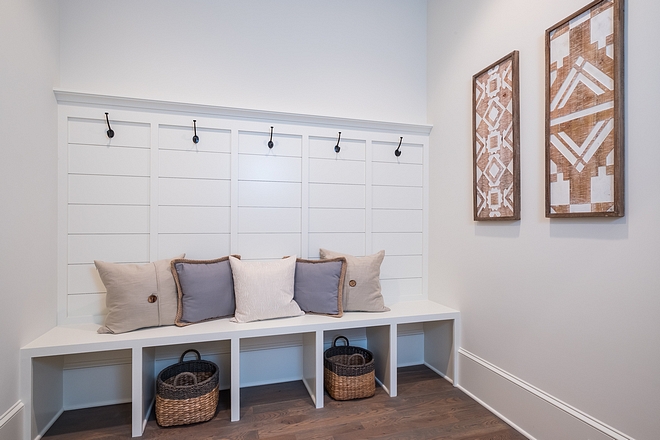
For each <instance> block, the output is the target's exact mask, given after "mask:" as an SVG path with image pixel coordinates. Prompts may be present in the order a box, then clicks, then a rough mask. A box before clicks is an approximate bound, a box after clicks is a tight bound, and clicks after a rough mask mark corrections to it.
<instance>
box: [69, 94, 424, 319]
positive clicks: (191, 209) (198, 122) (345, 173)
mask: <svg viewBox="0 0 660 440" xmlns="http://www.w3.org/2000/svg"><path fill="white" fill-rule="evenodd" d="M56 95H57V97H58V100H59V102H60V146H59V148H60V157H61V162H60V176H59V182H60V183H59V186H60V189H59V194H60V227H59V230H60V240H59V243H60V270H59V275H60V276H59V278H60V282H59V315H58V320H59V324H67V323H76V322H88V321H94V322H101V321H102V319H103V316H104V314H105V291H104V287H103V283H102V282H101V280H100V279H99V277H98V274H97V272H96V269H95V268H94V260H104V261H113V262H119V263H146V262H148V261H154V260H157V259H163V258H171V257H174V256H176V255H179V254H182V253H185V254H186V255H187V257H189V258H194V259H211V258H216V257H220V256H224V255H227V254H231V253H233V254H240V255H242V258H244V259H248V260H259V259H279V258H281V257H282V256H284V255H293V254H295V255H298V256H300V257H303V258H318V257H319V248H321V247H324V248H328V249H333V250H336V251H340V252H346V253H349V254H353V255H357V256H362V255H369V254H372V253H375V252H377V251H379V250H381V249H384V250H385V252H386V257H385V260H384V262H383V265H382V268H381V269H382V270H381V281H382V286H383V294H384V296H385V300H386V302H388V303H394V302H397V301H401V300H406V299H424V298H426V287H425V286H426V272H427V268H426V265H427V263H426V258H427V255H426V241H427V239H426V234H427V228H428V226H427V220H426V217H427V215H426V210H425V207H426V201H427V198H428V189H427V187H426V182H427V179H428V176H427V169H426V167H427V165H426V159H425V158H426V157H427V154H428V138H429V136H428V135H429V132H430V127H429V126H423V125H411V124H397V123H381V122H372V121H355V120H348V119H340V118H319V117H316V116H314V117H311V116H307V115H289V114H278V113H267V112H252V111H246V110H235V109H223V108H219V107H218V108H216V107H208V106H194V105H182V104H177V103H154V102H153V101H144V102H142V101H140V100H134V99H127V100H125V99H123V98H114V97H100V96H97V95H84V94H76V93H70V92H56ZM106 111H107V112H108V113H109V123H110V124H111V126H112V129H113V130H114V132H115V136H114V137H112V138H109V137H108V136H107V134H106V131H107V130H108V126H107V122H106V120H105V112H106ZM193 119H195V128H196V130H197V135H198V137H199V142H197V143H194V142H193V141H192V136H193V122H192V121H193ZM271 127H273V132H272V133H271ZM339 131H342V135H341V141H340V142H339V145H340V151H339V152H336V151H335V146H336V145H337V133H338V132H339ZM401 135H403V136H405V142H403V143H402V145H401V146H400V148H399V150H400V153H401V154H400V155H399V156H396V155H395V154H394V152H395V150H397V147H398V145H399V140H400V137H401ZM271 140H272V148H270V147H269V141H271Z"/></svg>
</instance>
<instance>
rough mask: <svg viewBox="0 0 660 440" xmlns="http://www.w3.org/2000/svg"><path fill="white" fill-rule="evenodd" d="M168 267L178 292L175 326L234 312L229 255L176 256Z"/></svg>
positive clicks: (234, 304)
mask: <svg viewBox="0 0 660 440" xmlns="http://www.w3.org/2000/svg"><path fill="white" fill-rule="evenodd" d="M171 268H172V275H174V281H175V282H176V287H177V293H178V309H177V314H176V319H175V321H174V323H175V324H176V325H178V326H179V327H183V326H186V325H190V324H193V323H196V322H202V321H208V320H211V319H218V318H223V317H225V316H233V315H234V310H235V309H236V303H235V301H234V280H233V277H232V273H231V266H230V264H229V257H222V258H218V259H215V260H186V259H176V260H172V263H171Z"/></svg>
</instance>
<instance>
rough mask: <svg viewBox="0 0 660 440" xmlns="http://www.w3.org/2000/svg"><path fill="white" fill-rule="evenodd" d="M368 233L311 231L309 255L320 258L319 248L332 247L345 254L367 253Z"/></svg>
mask: <svg viewBox="0 0 660 440" xmlns="http://www.w3.org/2000/svg"><path fill="white" fill-rule="evenodd" d="M366 242H367V234H366V233H346V232H342V233H310V234H309V249H308V253H309V257H310V258H319V249H321V248H323V249H330V250H333V251H336V252H342V253H344V254H349V255H355V256H359V257H361V256H364V255H366Z"/></svg>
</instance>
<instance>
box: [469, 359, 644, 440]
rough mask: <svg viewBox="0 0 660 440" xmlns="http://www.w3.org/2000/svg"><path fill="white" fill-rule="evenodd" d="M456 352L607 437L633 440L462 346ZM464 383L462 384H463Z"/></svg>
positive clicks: (485, 404)
mask: <svg viewBox="0 0 660 440" xmlns="http://www.w3.org/2000/svg"><path fill="white" fill-rule="evenodd" d="M458 353H459V355H461V356H464V357H465V358H467V359H469V360H471V361H472V362H475V363H476V364H478V365H479V366H481V367H483V368H485V369H487V370H488V371H490V372H491V373H494V374H496V375H497V376H499V377H500V378H502V379H505V380H506V381H508V382H509V383H512V384H514V385H516V386H518V387H520V388H522V389H523V390H525V391H527V392H529V393H531V394H532V395H533V396H535V397H537V398H539V399H541V400H542V401H544V402H545V403H547V404H549V405H551V406H552V407H553V408H555V409H558V410H560V411H562V412H563V413H565V414H568V415H569V416H572V417H574V418H575V419H577V420H579V421H581V422H583V423H585V424H586V425H588V426H590V427H591V428H593V429H595V430H597V431H598V432H600V433H602V434H604V435H606V436H607V437H610V438H612V439H615V440H634V439H633V438H632V437H630V436H628V435H626V434H624V433H623V432H621V431H619V430H617V429H615V428H613V427H611V426H609V425H608V424H606V423H604V422H602V421H600V420H598V419H596V418H595V417H592V416H590V415H589V414H587V413H585V412H584V411H581V410H579V409H577V408H575V407H574V406H572V405H570V404H568V403H566V402H564V401H562V400H560V399H558V398H556V397H555V396H553V395H551V394H549V393H547V392H545V391H543V390H541V389H539V388H538V387H535V386H534V385H532V384H530V383H529V382H526V381H524V380H522V379H520V378H519V377H517V376H515V375H513V374H511V373H509V372H507V371H505V370H503V369H502V368H500V367H498V366H497V365H494V364H492V363H490V362H488V361H487V360H485V359H483V358H481V357H479V356H477V355H475V354H474V353H471V352H469V351H467V350H465V349H464V348H462V347H461V348H459V349H458ZM463 385H464V384H463ZM458 387H459V388H460V389H461V390H462V391H464V392H465V393H466V394H468V395H469V396H470V397H472V398H473V399H475V400H476V401H478V402H479V403H480V404H481V405H483V406H484V407H486V408H487V409H488V410H489V411H491V412H492V413H494V414H495V415H497V416H498V417H500V418H501V419H502V420H504V421H505V422H506V423H508V424H509V425H511V426H512V427H513V428H515V429H516V430H517V431H519V432H520V433H521V434H523V435H525V436H526V437H528V438H529V439H534V437H533V436H532V435H531V434H530V433H528V432H525V431H524V430H523V429H522V428H520V427H519V426H517V425H516V424H515V423H514V422H512V421H511V420H509V419H507V418H506V417H505V416H503V415H502V414H501V413H500V412H498V411H497V410H496V409H494V408H492V407H491V406H490V405H488V404H487V403H485V402H483V401H482V400H481V399H480V398H479V396H476V395H475V394H473V393H472V392H470V391H469V390H468V389H465V388H464V387H463V386H461V385H459V386H458Z"/></svg>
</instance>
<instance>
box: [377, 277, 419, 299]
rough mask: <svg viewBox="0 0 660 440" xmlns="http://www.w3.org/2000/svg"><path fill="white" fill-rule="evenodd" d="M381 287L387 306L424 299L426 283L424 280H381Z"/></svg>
mask: <svg viewBox="0 0 660 440" xmlns="http://www.w3.org/2000/svg"><path fill="white" fill-rule="evenodd" d="M380 286H381V288H382V291H383V297H384V298H385V303H386V304H391V303H394V302H398V301H413V300H419V299H422V298H423V294H422V292H423V288H424V282H423V280H422V278H394V279H381V280H380Z"/></svg>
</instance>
